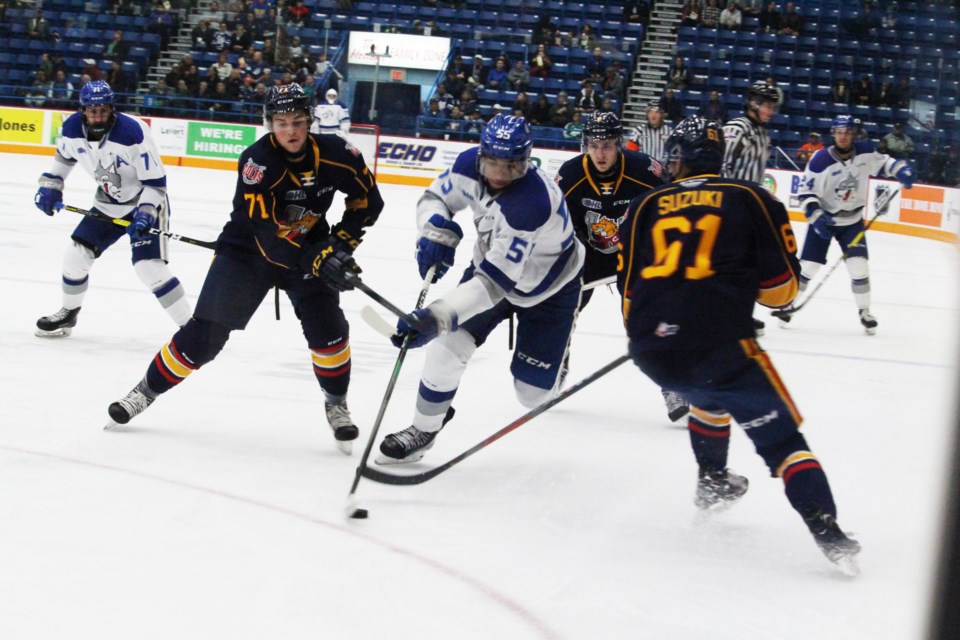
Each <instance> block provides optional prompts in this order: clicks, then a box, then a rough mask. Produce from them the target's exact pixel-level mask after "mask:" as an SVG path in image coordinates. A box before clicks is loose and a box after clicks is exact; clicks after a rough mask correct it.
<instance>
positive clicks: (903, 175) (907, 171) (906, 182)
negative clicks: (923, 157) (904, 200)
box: [896, 164, 917, 189]
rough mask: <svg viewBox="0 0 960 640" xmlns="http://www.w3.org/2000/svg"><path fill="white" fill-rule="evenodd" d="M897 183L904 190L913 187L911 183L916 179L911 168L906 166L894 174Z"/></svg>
mask: <svg viewBox="0 0 960 640" xmlns="http://www.w3.org/2000/svg"><path fill="white" fill-rule="evenodd" d="M896 178H897V181H898V182H900V184H902V185H903V188H904V189H909V188H910V187H912V186H913V181H914V180H916V179H917V176H916V174H915V173H914V172H913V167H911V166H910V165H908V164H906V165H904V166H902V167H900V170H899V171H897V173H896Z"/></svg>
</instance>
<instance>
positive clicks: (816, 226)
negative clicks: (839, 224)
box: [806, 205, 833, 238]
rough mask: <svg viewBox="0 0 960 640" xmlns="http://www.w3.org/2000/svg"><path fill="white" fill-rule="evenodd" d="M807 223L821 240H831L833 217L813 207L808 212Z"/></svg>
mask: <svg viewBox="0 0 960 640" xmlns="http://www.w3.org/2000/svg"><path fill="white" fill-rule="evenodd" d="M806 216H807V221H808V222H809V223H810V228H811V229H813V231H814V233H816V234H817V235H818V236H820V237H821V238H830V229H829V227H832V226H833V216H832V215H830V214H829V213H827V212H826V211H824V210H823V209H821V208H820V207H818V206H816V205H811V206H810V207H809V208H808V209H807V211H806Z"/></svg>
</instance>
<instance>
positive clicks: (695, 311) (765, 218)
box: [618, 116, 860, 574]
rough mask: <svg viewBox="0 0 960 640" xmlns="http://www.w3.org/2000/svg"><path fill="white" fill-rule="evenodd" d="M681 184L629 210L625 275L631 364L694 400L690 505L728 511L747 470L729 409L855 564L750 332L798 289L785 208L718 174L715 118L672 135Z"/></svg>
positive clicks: (792, 496)
mask: <svg viewBox="0 0 960 640" xmlns="http://www.w3.org/2000/svg"><path fill="white" fill-rule="evenodd" d="M667 150H668V153H669V154H670V155H669V160H668V166H667V172H668V174H669V175H670V176H671V178H672V180H673V183H672V184H669V185H665V186H662V187H660V188H658V189H656V190H654V191H651V192H649V193H647V194H645V195H643V196H641V197H640V198H638V199H637V200H634V201H633V202H632V203H631V205H630V212H629V213H628V217H627V224H626V227H625V229H624V233H623V254H622V255H623V264H624V269H623V270H622V271H621V273H620V275H619V279H618V284H619V286H620V290H621V292H622V293H623V314H624V322H625V325H626V328H627V335H628V337H629V340H630V343H629V351H630V355H631V357H632V358H633V360H634V362H635V363H636V364H637V366H639V367H640V369H641V370H642V371H643V372H644V373H645V374H646V375H648V376H650V377H651V378H652V379H653V380H654V381H655V382H656V383H657V384H660V385H661V386H663V387H664V388H666V389H672V390H675V391H678V392H680V393H682V394H683V396H684V397H685V398H687V399H688V400H689V401H690V404H691V408H690V420H689V432H690V440H691V444H692V446H693V451H694V455H695V457H696V460H697V464H698V465H699V475H698V481H697V490H696V496H695V500H694V502H695V504H696V505H697V506H698V507H699V508H700V509H703V510H717V509H720V508H723V507H727V506H730V505H731V504H732V503H734V502H736V501H737V500H739V499H740V498H741V497H742V496H743V495H744V494H745V493H746V491H747V487H748V482H747V479H746V478H744V477H742V476H739V475H736V474H735V473H733V472H732V471H730V470H729V469H728V468H727V452H728V448H729V444H730V422H731V418H732V419H734V420H736V421H737V423H739V424H740V425H741V426H742V427H743V428H744V430H745V431H746V434H747V436H748V437H749V438H750V439H751V440H752V441H753V443H754V446H755V447H756V450H757V453H758V454H760V456H761V457H762V458H763V460H764V462H765V463H766V464H767V467H768V468H769V469H770V472H771V473H772V474H773V476H774V477H779V478H781V479H782V480H783V483H784V488H785V491H786V495H787V499H788V500H789V501H790V504H791V505H792V506H793V508H794V509H795V510H796V511H797V512H798V513H799V514H800V516H801V517H802V518H803V520H804V522H805V523H806V525H807V527H808V528H809V530H810V532H811V533H812V534H813V537H814V540H815V541H816V543H817V545H818V546H819V547H820V549H821V550H822V551H823V553H824V554H825V555H826V556H827V558H829V559H830V560H831V561H833V562H835V563H837V564H839V565H840V566H841V568H842V569H843V570H844V571H846V572H848V573H851V574H852V573H855V572H856V565H855V558H854V557H855V556H856V554H857V553H858V552H859V551H860V545H859V544H858V543H857V542H856V541H855V540H852V539H850V538H849V537H847V535H846V534H844V532H843V531H841V529H840V527H839V526H838V525H837V520H836V516H837V509H836V506H835V504H834V501H833V495H832V493H831V490H830V485H829V483H828V482H827V476H826V474H825V473H824V471H823V468H822V466H821V464H820V462H819V460H817V458H816V456H814V455H813V453H812V452H811V451H810V448H809V446H808V445H807V443H806V440H805V439H804V437H803V435H802V434H801V433H800V431H799V426H800V424H801V422H802V418H801V416H800V413H799V411H798V410H797V407H796V405H794V403H793V400H792V399H791V398H790V395H789V393H788V392H787V390H786V388H785V387H784V385H783V382H782V381H781V379H780V377H779V375H778V374H777V372H776V369H774V367H773V363H772V362H771V360H770V358H769V356H767V354H766V353H765V352H764V351H763V350H762V349H761V348H760V346H759V345H758V344H757V342H756V340H755V339H754V337H753V327H752V324H751V313H752V311H753V305H754V301H757V302H759V303H760V304H762V305H765V306H770V307H782V306H784V305H786V304H788V303H789V302H790V301H791V300H793V298H794V296H795V295H796V292H797V271H798V263H797V257H796V255H795V253H794V250H793V247H795V246H796V243H795V240H794V238H793V232H792V231H791V228H790V222H789V220H788V218H787V212H786V210H785V209H784V207H783V205H782V204H781V203H780V202H779V201H778V200H776V199H775V198H774V197H773V196H771V195H770V194H769V193H767V191H766V190H765V189H764V188H763V187H761V186H760V185H758V184H756V183H755V182H748V181H746V180H734V179H730V178H720V176H719V173H720V170H721V165H722V162H723V150H724V140H723V133H722V131H721V129H720V125H719V124H717V123H715V122H713V121H710V120H707V119H705V118H702V117H700V116H694V117H691V118H686V119H685V120H683V121H681V122H680V123H679V124H678V125H677V127H676V128H675V129H674V131H673V135H671V136H670V139H669V140H668V141H667Z"/></svg>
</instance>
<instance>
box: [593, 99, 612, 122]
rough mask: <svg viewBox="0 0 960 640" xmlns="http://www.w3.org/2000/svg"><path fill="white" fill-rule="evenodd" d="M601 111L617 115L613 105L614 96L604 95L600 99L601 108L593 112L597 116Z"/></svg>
mask: <svg viewBox="0 0 960 640" xmlns="http://www.w3.org/2000/svg"><path fill="white" fill-rule="evenodd" d="M601 113H612V114H614V115H617V112H616V109H614V107H613V98H611V97H610V96H609V95H605V96H603V98H602V99H601V100H600V108H599V109H597V110H596V111H594V112H593V117H594V118H596V117H597V116H598V115H600V114H601Z"/></svg>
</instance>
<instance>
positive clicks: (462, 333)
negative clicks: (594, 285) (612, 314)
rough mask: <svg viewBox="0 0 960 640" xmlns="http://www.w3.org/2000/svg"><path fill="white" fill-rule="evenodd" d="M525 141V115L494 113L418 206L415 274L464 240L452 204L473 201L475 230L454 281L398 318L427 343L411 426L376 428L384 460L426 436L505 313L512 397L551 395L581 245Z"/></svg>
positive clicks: (403, 328)
mask: <svg viewBox="0 0 960 640" xmlns="http://www.w3.org/2000/svg"><path fill="white" fill-rule="evenodd" d="M532 148H533V141H532V138H531V133H530V126H529V125H528V124H527V122H526V120H525V119H524V118H522V117H515V116H506V115H503V114H500V115H497V116H494V117H493V118H491V120H490V122H489V123H487V126H486V128H485V129H484V130H483V133H482V134H481V136H480V146H479V147H473V148H471V149H468V150H466V151H464V152H463V153H461V154H460V155H459V156H457V159H456V160H455V161H454V163H453V167H451V168H450V169H448V170H446V171H444V172H443V173H441V174H440V175H439V176H437V178H436V179H435V180H434V181H433V184H431V185H430V186H429V187H428V188H427V190H426V192H425V193H424V194H423V196H422V197H421V198H420V201H419V202H418V204H417V224H418V226H419V228H420V238H419V240H418V241H417V263H418V266H419V269H420V274H421V276H425V275H426V273H427V271H428V270H429V268H430V267H431V266H434V265H436V266H437V268H438V271H437V272H436V273H437V277H440V276H442V275H443V274H444V273H445V272H446V271H447V269H448V268H449V267H450V266H451V265H452V264H453V258H454V251H455V249H456V246H457V244H458V243H459V242H460V240H461V239H462V238H463V232H462V230H461V228H460V225H459V224H457V223H456V222H454V220H453V217H454V214H455V213H456V212H459V211H462V210H464V209H470V212H471V214H472V216H473V222H474V224H475V225H476V227H477V236H478V237H477V242H476V244H475V245H474V248H473V259H472V261H471V264H470V266H469V267H468V268H467V270H466V272H465V273H464V275H463V278H462V279H461V281H460V284H459V285H458V286H457V287H456V288H455V289H454V290H453V291H451V292H449V293H447V294H446V295H444V296H442V297H441V298H439V299H437V300H435V301H434V302H432V303H431V304H430V305H429V306H427V307H426V308H424V309H420V310H417V311H415V312H414V313H413V315H414V317H415V318H416V326H414V327H410V326H408V325H407V324H406V323H405V322H403V321H402V320H401V322H400V324H399V325H398V329H399V330H400V332H401V337H402V335H405V334H410V336H411V341H410V344H411V346H413V347H418V346H421V345H424V344H426V343H428V342H430V341H431V340H433V342H432V344H431V345H430V347H429V349H428V350H427V354H426V362H425V363H424V367H423V372H422V374H421V377H420V389H419V393H418V396H417V403H416V409H415V411H414V417H413V425H412V426H410V427H407V428H406V429H403V430H402V431H399V432H397V433H393V434H390V435H388V436H386V438H384V440H383V442H382V443H381V444H380V451H381V453H382V454H383V455H382V456H380V457H379V458H378V460H377V462H379V463H380V464H392V463H398V462H414V461H416V460H419V459H420V458H422V457H423V454H424V452H425V451H426V450H427V449H429V448H430V447H431V446H433V442H434V438H436V435H437V432H438V431H439V430H440V428H441V427H442V426H443V423H444V421H445V418H446V416H447V414H448V410H449V409H450V405H451V404H452V402H453V397H454V395H455V394H456V393H457V388H458V386H459V384H460V378H461V376H462V375H463V372H464V370H465V369H466V367H467V363H468V362H469V361H470V357H471V356H472V355H473V352H474V351H475V350H476V348H477V347H478V346H479V345H481V344H483V342H484V341H485V340H486V338H487V336H488V335H489V334H490V332H491V331H492V330H493V329H494V328H495V327H496V326H497V325H498V324H499V323H500V322H501V321H503V320H505V319H506V318H508V317H509V316H510V315H511V314H516V316H517V343H516V349H515V351H514V355H513V361H512V363H511V365H510V371H511V373H512V374H513V384H514V389H515V390H516V393H517V397H518V399H519V400H520V402H521V404H523V405H524V406H526V407H535V406H537V405H539V404H541V403H543V402H545V401H546V400H549V399H550V398H552V397H553V396H554V395H556V391H557V389H558V386H559V385H558V384H557V382H558V377H559V372H560V364H561V363H562V362H563V355H564V352H565V351H566V348H567V342H568V340H569V337H570V332H571V331H572V329H573V321H574V316H575V315H576V310H577V303H578V302H579V300H580V285H581V279H580V274H581V271H582V269H583V255H584V248H583V245H581V244H580V243H579V242H577V240H576V238H575V236H574V232H573V225H572V224H571V222H570V217H569V215H568V214H567V209H566V207H565V206H564V202H563V194H562V193H561V192H560V189H559V187H557V185H556V183H554V181H553V180H551V179H550V178H549V177H548V176H547V175H546V173H544V172H543V171H542V170H541V169H540V168H539V167H537V166H535V165H533V164H532V163H531V162H530V152H531V149H532ZM434 338H436V340H434ZM395 341H396V343H397V344H401V343H402V339H401V338H400V337H398V338H396V339H395Z"/></svg>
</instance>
